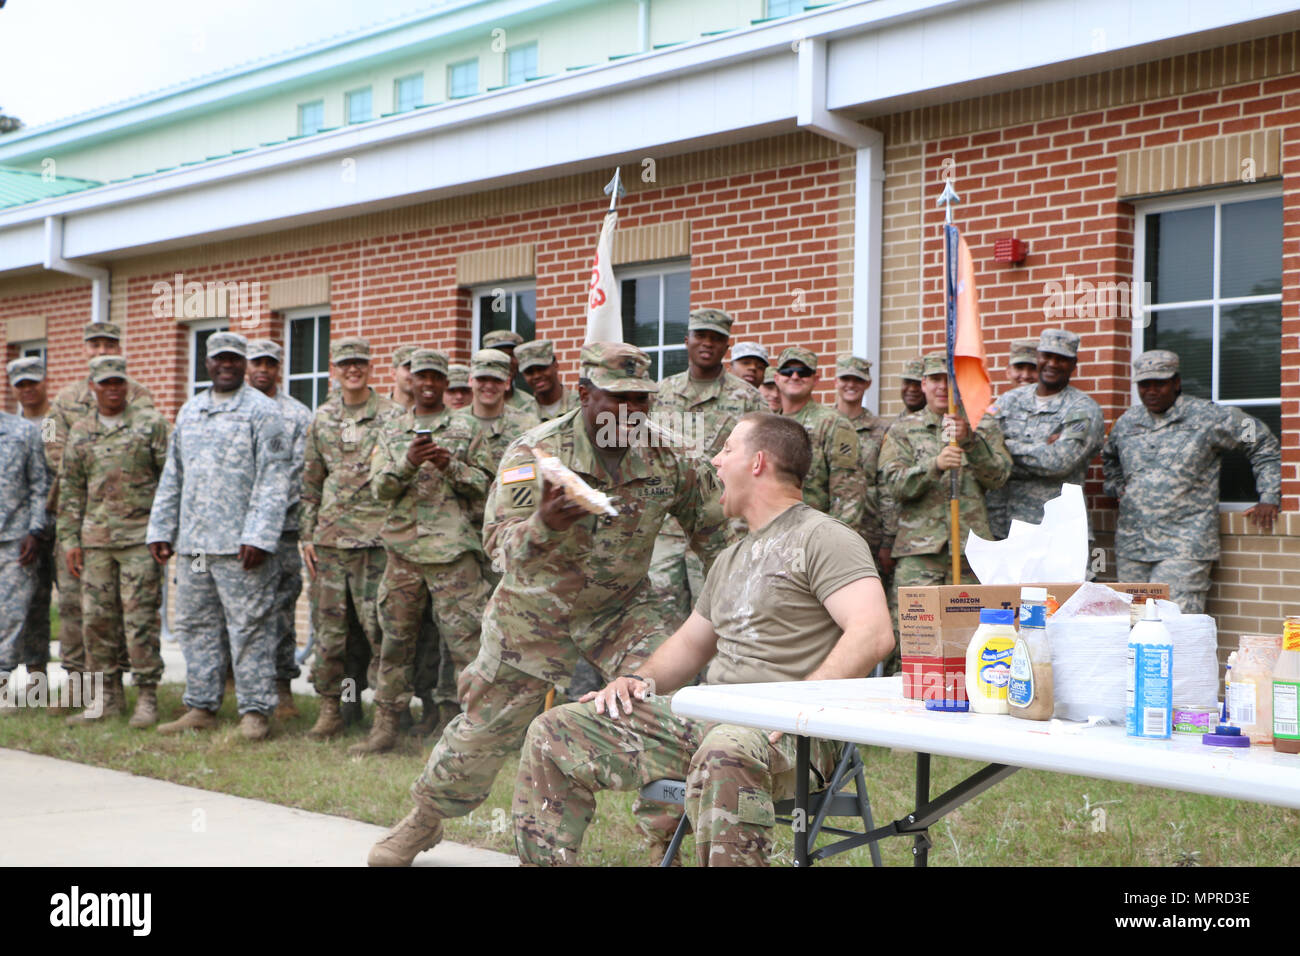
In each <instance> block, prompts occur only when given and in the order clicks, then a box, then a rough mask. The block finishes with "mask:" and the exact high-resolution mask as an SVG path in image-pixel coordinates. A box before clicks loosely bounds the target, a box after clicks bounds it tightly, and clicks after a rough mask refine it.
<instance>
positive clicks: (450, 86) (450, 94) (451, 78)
mask: <svg viewBox="0 0 1300 956" xmlns="http://www.w3.org/2000/svg"><path fill="white" fill-rule="evenodd" d="M464 66H473V67H474V90H473V92H471V93H457V92H456V91H455V76H456V69H457V68H458V67H464ZM481 88H482V77H481V76H480V75H479V68H478V57H476V56H475V57H471V58H470V59H468V60H461V61H459V62H457V63H448V64H447V99H449V100H463V99H466V98H467V97H470V96H477V95H478V94H479V92H480V90H481Z"/></svg>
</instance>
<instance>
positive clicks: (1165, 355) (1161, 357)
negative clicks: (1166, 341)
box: [1133, 349, 1178, 382]
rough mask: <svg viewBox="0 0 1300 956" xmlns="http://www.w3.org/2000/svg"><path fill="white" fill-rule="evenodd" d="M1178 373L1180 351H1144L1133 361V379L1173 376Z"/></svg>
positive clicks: (1138, 380) (1143, 379) (1146, 379)
mask: <svg viewBox="0 0 1300 956" xmlns="http://www.w3.org/2000/svg"><path fill="white" fill-rule="evenodd" d="M1177 374H1178V353H1177V352H1170V351H1168V350H1167V349H1152V350H1151V351H1149V352H1143V353H1142V354H1141V355H1139V356H1138V357H1137V360H1136V361H1135V362H1134V363H1133V381H1135V382H1145V381H1148V380H1150V379H1166V378H1173V377H1174V376H1175V375H1177Z"/></svg>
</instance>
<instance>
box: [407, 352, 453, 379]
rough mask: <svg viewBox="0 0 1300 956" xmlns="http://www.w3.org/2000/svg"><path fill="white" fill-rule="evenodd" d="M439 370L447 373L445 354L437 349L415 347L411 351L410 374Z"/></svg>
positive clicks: (444, 373)
mask: <svg viewBox="0 0 1300 956" xmlns="http://www.w3.org/2000/svg"><path fill="white" fill-rule="evenodd" d="M416 372H441V373H442V374H443V375H446V374H447V356H446V355H444V354H443V353H441V352H439V351H438V350H437V349H416V350H415V351H414V352H412V353H411V374H412V375H414V374H415V373H416Z"/></svg>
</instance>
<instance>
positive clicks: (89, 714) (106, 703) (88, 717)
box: [63, 674, 125, 727]
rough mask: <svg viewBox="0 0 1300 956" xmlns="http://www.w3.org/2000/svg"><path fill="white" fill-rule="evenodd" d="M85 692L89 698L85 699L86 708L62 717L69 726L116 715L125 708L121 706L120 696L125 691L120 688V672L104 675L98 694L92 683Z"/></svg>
mask: <svg viewBox="0 0 1300 956" xmlns="http://www.w3.org/2000/svg"><path fill="white" fill-rule="evenodd" d="M87 694H88V695H89V696H90V699H89V700H88V701H85V704H86V709H85V710H83V711H82V712H81V713H79V714H73V715H72V716H71V717H66V718H64V721H63V722H64V723H65V724H67V725H68V726H69V727H80V726H84V725H85V724H93V723H95V722H97V721H100V720H103V719H104V718H105V717H118V716H121V714H122V712H123V711H124V710H125V708H124V707H123V706H122V697H123V695H124V694H125V691H123V690H122V675H121V674H112V675H109V676H107V677H105V678H104V683H103V686H102V687H101V688H100V691H99V693H98V694H96V693H95V690H94V685H93V684H92V685H91V687H90V689H88V690H87Z"/></svg>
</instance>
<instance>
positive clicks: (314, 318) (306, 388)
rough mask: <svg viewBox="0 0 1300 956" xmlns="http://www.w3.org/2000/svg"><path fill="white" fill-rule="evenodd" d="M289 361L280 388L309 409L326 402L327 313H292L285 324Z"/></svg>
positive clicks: (284, 369)
mask: <svg viewBox="0 0 1300 956" xmlns="http://www.w3.org/2000/svg"><path fill="white" fill-rule="evenodd" d="M284 342H285V349H284V354H285V361H286V363H287V365H288V367H287V368H282V369H281V370H280V385H281V387H282V388H286V389H288V390H289V394H290V395H292V396H293V397H294V398H296V399H298V401H300V402H302V403H303V404H304V405H306V406H307V407H308V408H311V409H315V408H317V407H318V406H320V405H322V404H323V403H324V402H325V397H326V396H327V395H328V394H329V390H330V316H329V312H328V310H326V309H302V310H297V311H294V312H289V313H287V314H286V316H285V321H284Z"/></svg>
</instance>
